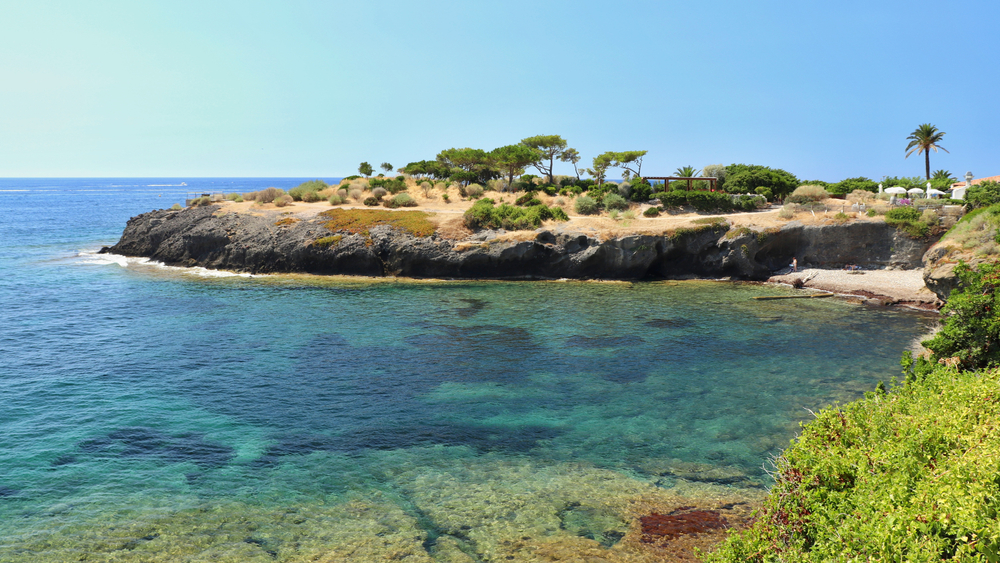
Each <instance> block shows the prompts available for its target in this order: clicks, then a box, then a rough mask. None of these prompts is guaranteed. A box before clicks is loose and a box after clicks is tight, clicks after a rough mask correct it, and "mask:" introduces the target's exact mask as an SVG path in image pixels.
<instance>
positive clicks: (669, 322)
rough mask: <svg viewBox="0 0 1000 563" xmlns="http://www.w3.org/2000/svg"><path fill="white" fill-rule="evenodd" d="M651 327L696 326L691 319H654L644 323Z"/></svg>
mask: <svg viewBox="0 0 1000 563" xmlns="http://www.w3.org/2000/svg"><path fill="white" fill-rule="evenodd" d="M642 324H644V325H646V326H648V327H651V328H687V327H689V326H694V321H692V320H690V319H653V320H651V321H646V322H644V323H642Z"/></svg>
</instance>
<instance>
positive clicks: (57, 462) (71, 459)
mask: <svg viewBox="0 0 1000 563" xmlns="http://www.w3.org/2000/svg"><path fill="white" fill-rule="evenodd" d="M71 463H76V456H74V455H70V454H63V455H61V456H59V457H57V458H55V459H53V460H52V463H51V464H50V465H52V467H61V466H63V465H69V464H71Z"/></svg>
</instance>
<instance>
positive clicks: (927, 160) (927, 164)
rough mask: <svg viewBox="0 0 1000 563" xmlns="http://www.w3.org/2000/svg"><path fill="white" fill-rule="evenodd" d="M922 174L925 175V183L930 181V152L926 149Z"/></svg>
mask: <svg viewBox="0 0 1000 563" xmlns="http://www.w3.org/2000/svg"><path fill="white" fill-rule="evenodd" d="M924 172H926V173H927V181H930V179H931V151H930V149H927V150H925V151H924Z"/></svg>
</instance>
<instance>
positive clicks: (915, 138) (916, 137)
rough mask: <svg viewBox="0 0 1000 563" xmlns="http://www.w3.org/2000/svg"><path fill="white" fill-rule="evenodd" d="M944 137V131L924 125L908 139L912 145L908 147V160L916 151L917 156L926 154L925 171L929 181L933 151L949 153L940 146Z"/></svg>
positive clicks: (927, 124)
mask: <svg viewBox="0 0 1000 563" xmlns="http://www.w3.org/2000/svg"><path fill="white" fill-rule="evenodd" d="M942 137H944V131H938V128H937V127H934V126H933V125H931V124H930V123H924V124H923V125H921V126H920V127H917V130H916V131H914V132H913V133H910V136H909V137H907V139H909V140H910V144H908V145H906V150H907V151H909V152H907V153H906V158H910V155H911V154H913V152H914V151H916V152H917V154H920V153H924V170H925V172H926V173H927V179H928V180H930V179H931V149H934V152H937V150H938V149H941V150H943V151H944V152H948V149H946V148H944V147H940V146H938V143H940V142H941V138H942Z"/></svg>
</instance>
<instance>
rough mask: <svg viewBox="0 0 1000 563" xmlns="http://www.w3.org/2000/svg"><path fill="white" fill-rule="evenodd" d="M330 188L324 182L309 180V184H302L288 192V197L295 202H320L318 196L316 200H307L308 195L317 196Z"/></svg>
mask: <svg viewBox="0 0 1000 563" xmlns="http://www.w3.org/2000/svg"><path fill="white" fill-rule="evenodd" d="M328 187H329V186H328V185H327V183H326V182H324V181H323V180H309V181H308V182H302V183H301V184H299V185H297V186H295V187H294V188H292V189H290V190H288V195H289V196H291V197H292V199H293V200H295V201H319V196H316V198H315V199H312V200H307V199H305V197H306V194H308V193H312V194H315V193H316V192H318V191H321V190H325V189H326V188H328Z"/></svg>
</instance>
